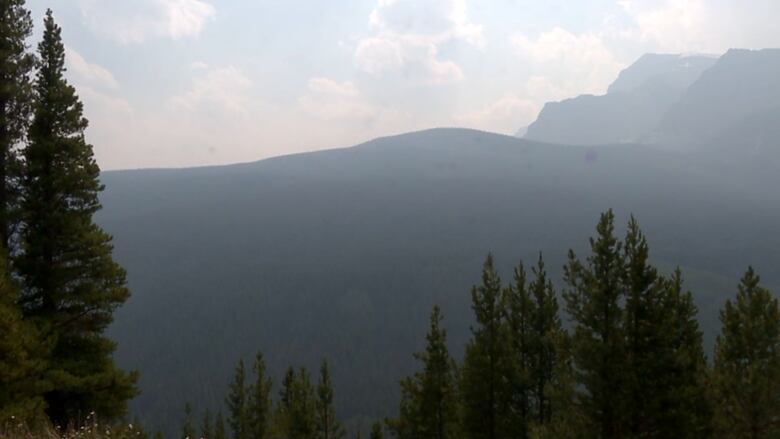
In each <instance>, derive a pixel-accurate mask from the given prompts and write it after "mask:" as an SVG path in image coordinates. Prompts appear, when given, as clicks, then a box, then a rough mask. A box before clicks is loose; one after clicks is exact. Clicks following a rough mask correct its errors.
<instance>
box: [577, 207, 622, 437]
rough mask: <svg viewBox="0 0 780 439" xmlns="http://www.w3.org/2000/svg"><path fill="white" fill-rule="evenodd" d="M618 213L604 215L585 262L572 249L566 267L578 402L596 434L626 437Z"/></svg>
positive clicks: (595, 435)
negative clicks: (577, 383)
mask: <svg viewBox="0 0 780 439" xmlns="http://www.w3.org/2000/svg"><path fill="white" fill-rule="evenodd" d="M613 222H614V214H613V213H612V211H611V210H610V211H608V212H606V213H604V214H602V215H601V219H600V221H599V223H598V226H597V227H596V232H597V236H596V237H595V238H591V239H590V246H591V252H592V254H591V256H589V257H588V258H587V260H586V262H585V263H584V264H583V263H582V262H580V261H579V260H578V259H577V257H576V256H575V255H574V251H572V250H570V251H569V262H568V264H567V266H566V267H565V271H564V273H565V275H564V276H565V280H566V283H567V284H568V287H569V289H568V291H566V292H565V293H564V298H565V299H566V310H567V311H568V313H569V315H570V317H571V319H572V320H573V322H574V334H573V340H572V341H573V347H574V349H573V356H574V362H575V365H576V370H577V381H578V382H579V383H580V384H581V386H582V391H581V392H579V393H578V401H577V404H578V405H579V406H580V407H581V409H582V410H583V412H584V413H583V415H584V417H585V419H586V420H587V421H588V425H587V431H588V432H589V434H590V435H591V436H590V437H593V438H600V439H622V438H624V437H625V435H626V434H627V432H626V431H625V419H624V416H625V407H626V405H625V404H626V402H627V400H626V395H625V393H626V392H625V391H626V382H627V377H626V372H627V362H626V346H625V337H624V327H623V309H622V307H621V303H620V301H621V298H622V293H623V290H622V276H623V272H624V270H625V265H624V262H623V257H622V255H621V248H622V244H621V243H620V242H619V241H618V239H617V238H615V235H614V224H613Z"/></svg>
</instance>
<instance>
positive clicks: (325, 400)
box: [316, 360, 347, 439]
mask: <svg viewBox="0 0 780 439" xmlns="http://www.w3.org/2000/svg"><path fill="white" fill-rule="evenodd" d="M316 422H317V436H316V437H317V439H343V438H344V437H345V436H346V435H347V433H346V431H345V430H344V427H343V426H342V425H341V422H339V420H338V419H336V410H335V409H334V408H333V385H332V383H331V380H330V371H329V370H328V362H327V361H325V360H323V361H322V364H321V365H320V380H319V383H317V419H316Z"/></svg>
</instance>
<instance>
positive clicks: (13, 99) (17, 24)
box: [0, 0, 35, 249]
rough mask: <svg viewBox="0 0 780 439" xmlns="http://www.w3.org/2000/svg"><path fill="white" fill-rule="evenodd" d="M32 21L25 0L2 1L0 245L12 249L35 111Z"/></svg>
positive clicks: (0, 45) (0, 29)
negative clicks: (22, 153) (23, 152)
mask: <svg viewBox="0 0 780 439" xmlns="http://www.w3.org/2000/svg"><path fill="white" fill-rule="evenodd" d="M32 29H33V24H32V18H31V17H30V12H29V11H28V10H27V9H25V1H24V0H5V1H2V2H0V48H1V49H0V72H2V74H0V246H1V247H5V248H10V249H13V248H14V247H13V246H12V243H11V240H10V236H11V232H12V228H13V223H14V222H15V218H14V217H15V215H14V214H13V210H14V208H15V207H16V203H17V201H18V199H17V187H16V183H17V181H16V180H17V179H18V177H19V175H18V164H19V163H18V157H17V155H18V154H17V150H16V147H17V146H18V145H19V144H20V143H21V142H22V140H23V139H24V136H25V132H26V130H27V127H28V124H29V119H30V112H31V109H32V101H33V92H32V85H31V82H30V79H31V78H30V73H31V71H32V69H33V67H34V64H35V58H34V56H33V55H32V54H31V53H30V52H29V51H28V46H27V39H28V38H30V36H31V35H32Z"/></svg>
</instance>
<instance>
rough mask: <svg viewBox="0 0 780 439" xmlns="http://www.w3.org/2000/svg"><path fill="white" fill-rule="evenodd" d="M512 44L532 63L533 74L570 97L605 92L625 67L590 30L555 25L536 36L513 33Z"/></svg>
mask: <svg viewBox="0 0 780 439" xmlns="http://www.w3.org/2000/svg"><path fill="white" fill-rule="evenodd" d="M512 43H513V44H514V46H515V48H516V49H517V51H518V53H519V55H520V56H521V57H522V58H523V59H524V60H526V61H528V62H530V63H531V64H532V66H533V68H534V71H535V76H540V77H544V78H545V79H546V80H547V81H548V82H549V83H551V84H552V85H553V86H554V87H555V88H558V89H561V90H563V91H564V92H565V93H567V94H568V95H570V96H574V95H577V94H582V93H591V94H600V93H604V92H605V91H606V89H607V86H608V85H609V84H610V83H611V82H612V81H614V80H615V78H616V77H617V75H618V73H619V72H620V70H622V69H623V68H624V67H625V66H626V64H625V63H623V62H621V61H620V60H618V59H617V58H616V56H615V55H614V54H613V53H612V52H611V51H610V50H609V49H608V48H607V47H606V45H605V44H604V42H603V41H602V39H601V38H600V37H599V36H598V35H596V34H592V33H585V34H574V33H571V32H569V31H567V30H565V29H562V28H560V27H556V28H553V29H552V30H550V31H547V32H544V33H542V34H541V35H539V36H538V37H537V38H536V39H531V38H529V37H527V36H525V35H522V34H516V35H514V36H513V37H512Z"/></svg>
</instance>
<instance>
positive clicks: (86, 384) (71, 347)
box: [15, 11, 137, 425]
mask: <svg viewBox="0 0 780 439" xmlns="http://www.w3.org/2000/svg"><path fill="white" fill-rule="evenodd" d="M38 51H39V56H40V65H39V68H38V72H37V76H36V79H35V92H36V97H37V102H36V104H35V108H34V117H33V121H32V125H31V127H30V131H29V135H28V137H29V145H28V146H27V148H26V149H25V151H24V158H25V174H24V178H23V180H22V186H23V194H22V199H21V204H20V210H21V219H22V221H23V227H22V229H21V234H20V237H21V254H20V255H19V256H18V258H16V261H15V266H16V267H17V268H18V271H19V275H20V277H21V279H22V281H23V286H24V294H23V298H22V304H23V307H24V313H25V316H26V317H27V318H29V319H30V320H31V321H33V322H35V323H37V324H38V326H39V328H40V330H41V331H42V332H43V333H44V335H45V336H46V337H47V338H48V337H51V338H52V339H53V340H54V347H53V349H52V350H51V353H50V355H49V356H48V357H49V358H48V364H47V377H48V380H49V385H50V390H49V391H47V392H46V393H45V395H44V397H45V400H46V404H47V414H48V415H49V418H50V419H51V421H52V422H53V423H54V424H55V425H66V424H67V423H68V422H69V421H72V420H75V419H77V418H78V417H79V416H80V415H82V416H83V414H84V413H90V412H91V411H95V412H96V413H97V416H98V417H99V418H100V419H116V418H117V417H119V416H122V415H123V414H124V413H125V410H126V403H127V401H128V400H129V399H130V398H132V397H133V396H134V395H135V394H136V393H137V392H136V388H135V382H136V379H137V376H136V374H135V373H130V374H128V373H126V372H123V371H121V370H119V369H118V368H117V367H116V366H115V365H114V363H113V360H112V356H111V355H112V353H113V351H114V349H115V343H114V342H112V341H111V340H109V339H108V338H106V337H105V336H104V335H103V332H104V330H105V329H106V327H107V326H108V324H109V323H111V321H112V317H113V312H114V310H115V309H116V308H117V307H118V306H119V305H121V304H122V303H123V302H124V301H125V300H126V299H127V297H128V296H129V292H128V290H127V288H126V285H125V272H124V270H123V269H122V268H121V267H120V266H119V265H118V264H117V263H116V262H114V260H113V259H112V257H111V252H112V245H111V237H110V236H109V235H108V234H106V233H105V232H103V230H101V229H100V228H99V227H98V226H97V225H95V223H93V221H92V216H93V215H94V214H95V212H97V211H98V210H99V209H100V207H101V206H100V203H99V201H98V193H99V192H100V191H101V190H102V189H103V187H102V186H101V184H100V182H99V181H98V177H99V172H100V170H99V168H98V166H97V164H96V163H95V160H94V158H93V155H92V147H91V146H90V145H89V144H87V143H86V142H85V140H84V130H85V128H86V127H87V121H86V119H84V117H83V115H82V104H81V102H80V101H79V99H78V97H77V96H76V94H75V90H74V89H73V87H71V86H70V85H68V83H67V81H66V80H65V77H64V72H65V48H64V46H63V44H62V40H61V36H60V28H59V26H57V25H56V24H55V23H54V19H53V17H52V14H51V11H49V12H47V15H46V19H45V29H44V33H43V40H42V41H41V43H40V44H39V46H38Z"/></svg>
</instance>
